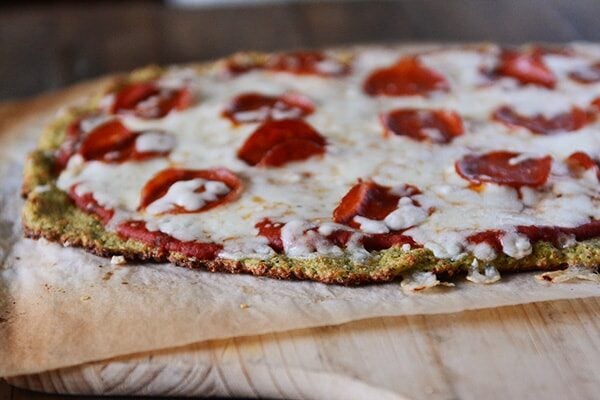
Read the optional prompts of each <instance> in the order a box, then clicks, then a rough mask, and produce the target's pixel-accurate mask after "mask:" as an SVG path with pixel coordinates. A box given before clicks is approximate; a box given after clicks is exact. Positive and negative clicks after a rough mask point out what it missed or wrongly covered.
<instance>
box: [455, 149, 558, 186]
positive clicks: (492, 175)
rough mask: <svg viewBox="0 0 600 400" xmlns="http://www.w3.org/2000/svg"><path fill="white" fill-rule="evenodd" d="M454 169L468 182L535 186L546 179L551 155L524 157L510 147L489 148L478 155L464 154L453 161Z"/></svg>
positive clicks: (541, 183)
mask: <svg viewBox="0 0 600 400" xmlns="http://www.w3.org/2000/svg"><path fill="white" fill-rule="evenodd" d="M454 166H455V169H456V172H457V173H458V174H459V175H460V176H461V177H463V178H464V179H466V180H468V181H469V182H471V183H474V184H476V185H480V184H482V183H484V182H486V183H495V184H498V185H507V186H512V187H516V188H519V187H521V186H531V187H539V186H542V185H543V184H544V183H546V181H547V180H548V176H549V175H550V168H551V166H552V157H550V156H545V157H541V158H535V157H526V158H523V155H522V154H519V153H514V152H510V151H492V152H490V153H486V154H482V155H472V154H470V155H466V156H464V157H463V158H462V159H461V160H459V161H457V162H456V163H455V165H454Z"/></svg>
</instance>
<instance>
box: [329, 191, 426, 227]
mask: <svg viewBox="0 0 600 400" xmlns="http://www.w3.org/2000/svg"><path fill="white" fill-rule="evenodd" d="M419 193H420V191H419V189H417V188H416V187H414V186H412V185H403V186H400V187H398V188H390V187H387V186H382V185H379V184H377V183H375V182H373V181H361V182H359V183H357V184H356V185H354V186H353V187H352V188H351V189H350V191H349V192H348V193H347V194H346V195H345V196H344V197H343V198H342V201H341V202H340V204H339V205H338V206H337V208H336V209H335V210H334V211H333V220H334V221H335V222H337V223H340V224H346V225H349V226H351V227H353V228H360V229H361V230H362V231H363V232H365V233H374V234H380V233H388V232H389V231H390V230H392V231H399V230H405V229H408V228H410V227H412V226H415V225H418V224H420V223H421V222H423V221H424V220H425V219H427V217H428V215H429V213H428V211H426V210H424V209H423V208H421V207H420V206H419V204H418V203H416V202H415V201H414V200H412V199H411V198H410V196H412V195H415V194H419Z"/></svg>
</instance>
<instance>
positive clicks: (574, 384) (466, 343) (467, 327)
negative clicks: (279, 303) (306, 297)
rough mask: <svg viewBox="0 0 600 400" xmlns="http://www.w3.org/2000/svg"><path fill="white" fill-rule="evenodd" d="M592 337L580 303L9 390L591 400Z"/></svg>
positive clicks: (338, 331) (429, 319) (67, 373)
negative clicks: (27, 388)
mask: <svg viewBox="0 0 600 400" xmlns="http://www.w3.org/2000/svg"><path fill="white" fill-rule="evenodd" d="M599 332H600V298H592V299H586V300H570V301H557V302H546V303H537V304H536V303H534V304H528V305H521V306H513V307H502V308H496V309H487V310H478V311H468V312H463V313H459V314H447V315H432V316H408V317H395V318H377V319H370V320H365V321H358V322H353V323H349V324H344V325H340V326H335V327H323V328H315V329H303V330H297V331H291V332H286V333H278V334H269V335H261V336H256V337H246V338H236V339H230V340H219V341H212V342H207V343H200V344H195V345H192V346H186V347H183V348H178V349H173V350H167V351H158V352H153V353H146V354H140V355H136V356H130V357H121V358H118V359H115V360H111V361H107V362H98V363H92V364H88V365H85V366H81V367H76V368H68V369H64V370H59V371H54V372H50V373H44V374H40V375H35V376H29V377H21V378H13V379H10V380H9V382H11V383H12V384H15V385H18V386H24V387H29V388H32V389H35V390H43V391H49V392H69V393H104V394H112V395H147V394H161V395H170V396H173V395H175V396H177V395H181V394H190V395H197V394H204V395H214V396H233V397H235V396H238V397H244V396H245V397H252V398H254V397H265V398H283V399H368V398H371V399H398V400H401V399H464V400H467V399H482V398H485V399H507V398H508V399H595V398H598V393H599V391H600V380H599V374H598V367H599V366H600V335H598V333H599ZM0 390H2V389H0ZM4 390H6V389H4ZM0 393H2V392H0ZM7 393H8V392H7ZM28 396H30V394H29V393H25V392H22V391H20V390H16V391H15V392H13V398H14V399H31V398H36V397H28ZM44 398H45V397H44ZM52 398H60V397H52Z"/></svg>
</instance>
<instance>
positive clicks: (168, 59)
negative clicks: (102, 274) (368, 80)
mask: <svg viewBox="0 0 600 400" xmlns="http://www.w3.org/2000/svg"><path fill="white" fill-rule="evenodd" d="M599 15H600V2H599V1H597V0H571V1H564V0H500V1H492V0H471V1H469V0H454V1H442V0H420V1H416V0H400V1H353V2H349V3H344V2H331V3H327V2H326V3H321V2H320V3H290V4H270V5H267V6H250V5H244V6H242V7H238V8H235V9H232V8H227V7H216V8H210V9H175V8H169V7H167V6H165V5H164V4H163V3H162V2H159V1H152V2H148V1H146V2H142V1H134V2H132V1H127V2H110V3H109V2H100V1H96V2H92V3H91V4H90V3H84V2H79V3H78V2H52V3H51V4H50V2H27V1H22V2H15V3H14V4H12V5H6V4H3V5H1V6H0V56H1V59H2V61H1V62H0V99H12V98H16V97H23V96H28V95H32V94H35V93H39V92H41V91H45V90H49V89H53V88H57V87H62V86H65V85H68V84H70V83H72V82H76V81H80V80H82V79H85V78H89V77H93V76H98V75H101V74H105V73H109V72H114V71H122V70H129V69H132V68H135V67H138V66H140V65H145V64H149V63H161V64H165V63H173V62H185V61H190V60H198V61H199V60H206V59H211V58H215V57H219V56H223V55H226V54H229V53H232V52H235V51H238V50H248V49H257V50H274V49H283V48H297V47H319V46H328V45H339V44H346V43H356V42H398V41H415V40H428V41H431V40H438V41H439V40H442V41H481V40H492V41H499V42H504V43H508V42H526V41H571V40H590V41H599V40H600V24H598V23H597V22H598V16H599ZM9 109H10V108H9V107H4V110H5V111H6V110H9ZM0 117H1V116H0ZM599 306H600V300H599V299H587V300H571V301H560V302H550V303H538V304H530V305H523V306H515V307H505V308H498V309H491V310H480V311H470V312H465V313H460V314H452V315H439V316H420V317H419V316H417V317H400V318H383V319H373V320H367V321H361V322H355V323H351V324H345V325H342V326H337V327H327V328H318V329H308V330H301V331H294V332H289V333H280V334H274V335H265V336H258V337H250V338H239V339H232V340H226V341H215V342H209V343H203V344H197V345H194V346H188V347H186V348H181V349H174V350H170V351H162V352H156V353H152V354H142V355H138V356H135V357H128V358H121V359H118V360H113V361H111V362H101V363H95V364H90V365H86V366H83V367H78V368H71V369H66V370H62V371H55V372H51V373H47V374H42V375H38V376H32V377H26V378H17V379H12V380H11V383H13V384H16V385H19V386H25V387H31V388H34V389H36V390H47V391H62V392H65V391H71V392H72V391H79V392H97V393H100V392H108V393H111V394H118V395H120V394H123V395H124V394H148V393H152V391H154V392H153V393H164V394H165V395H169V396H173V395H177V394H178V393H181V392H182V391H187V392H188V393H193V392H199V391H203V393H205V394H208V395H212V396H232V395H235V396H247V397H279V398H290V399H291V398H323V399H334V398H386V397H387V398H410V399H478V398H486V399H487V398H498V399H505V398H519V399H529V398H531V399H534V398H535V399H537V398H545V399H564V398H569V399H594V398H598V393H599V392H600V379H599V373H598V370H599V367H600V339H599V335H598V333H599V332H600V329H599V328H600V325H599V324H600V323H599V321H600V319H599V317H600V315H599V314H600V312H599V310H600V308H599ZM173 375H175V377H176V378H178V379H177V380H175V381H176V382H178V384H177V386H175V387H174V386H171V385H170V382H172V378H173ZM163 378H168V379H163ZM233 382H235V384H234V383H233ZM367 393H368V394H370V396H368V395H367ZM402 396H405V397H402ZM67 398H72V397H67V396H62V395H44V394H39V393H35V392H31V391H28V390H24V389H17V388H13V387H11V386H9V385H7V384H6V383H5V382H2V381H1V380H0V399H28V400H31V399H53V400H56V399H67ZM89 398H90V399H92V398H98V399H99V398H100V397H89Z"/></svg>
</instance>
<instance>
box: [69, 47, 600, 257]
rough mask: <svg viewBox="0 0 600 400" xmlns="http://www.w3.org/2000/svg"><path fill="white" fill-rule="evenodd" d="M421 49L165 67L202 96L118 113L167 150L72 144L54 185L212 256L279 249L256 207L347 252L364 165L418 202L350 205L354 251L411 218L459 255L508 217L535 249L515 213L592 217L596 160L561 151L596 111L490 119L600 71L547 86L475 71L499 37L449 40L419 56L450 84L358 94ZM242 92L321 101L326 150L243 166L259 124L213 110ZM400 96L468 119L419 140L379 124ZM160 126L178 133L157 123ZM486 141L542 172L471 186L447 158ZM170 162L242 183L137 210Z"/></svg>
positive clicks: (297, 243) (288, 236) (447, 253)
mask: <svg viewBox="0 0 600 400" xmlns="http://www.w3.org/2000/svg"><path fill="white" fill-rule="evenodd" d="M575 49H576V50H577V51H578V55H577V57H575V58H567V57H562V58H560V59H558V57H555V58H550V57H549V56H547V57H546V59H547V62H548V65H549V67H550V68H551V69H553V70H554V69H555V70H556V71H554V72H555V73H556V75H557V76H561V77H562V76H564V75H565V74H566V73H567V71H569V70H570V68H571V67H573V68H575V67H578V66H580V65H581V64H583V63H584V61H585V62H590V63H591V62H592V61H593V57H592V56H590V55H589V54H591V53H588V52H587V50H586V49H585V48H579V47H576V48H575ZM415 50H416V49H414V48H403V49H401V50H398V49H394V48H367V49H363V50H361V51H359V52H358V53H357V55H356V57H355V59H354V61H353V70H352V73H351V74H349V75H348V76H344V77H336V78H323V77H318V76H308V75H307V76H305V75H293V74H287V73H276V72H269V71H260V70H256V71H251V72H248V73H245V74H242V75H239V76H237V77H227V78H226V77H223V74H222V73H221V72H220V71H208V72H202V73H196V72H194V71H193V70H189V69H183V70H182V69H171V70H169V71H167V73H166V75H165V76H164V77H163V78H162V80H161V82H162V83H161V84H162V85H163V86H164V87H173V88H176V87H179V86H181V85H187V86H188V87H189V88H191V89H192V90H194V91H195V92H197V93H196V94H197V96H196V97H197V98H199V99H201V101H200V102H199V103H198V104H196V105H194V106H192V107H191V108H189V109H187V110H184V111H181V112H173V113H170V114H168V115H167V116H166V117H165V118H162V119H152V120H144V119H140V118H137V117H135V116H134V115H125V116H121V117H120V118H121V119H122V121H123V123H124V124H125V125H126V126H127V127H128V128H129V129H132V130H134V131H150V132H155V133H152V134H151V133H146V134H144V135H141V136H140V137H138V140H137V141H136V148H137V149H138V150H139V151H143V149H145V150H146V151H166V150H171V152H170V154H169V156H168V157H164V158H155V159H152V160H148V161H143V162H126V163H122V164H106V163H102V162H97V161H90V162H83V160H81V159H80V157H73V158H72V159H71V161H70V162H69V164H68V166H67V168H66V169H65V170H64V171H63V172H62V173H61V176H60V178H59V180H58V186H59V187H60V188H61V189H63V190H69V189H70V188H71V187H72V186H73V185H75V184H77V185H78V186H77V188H78V190H80V191H82V192H85V193H92V194H93V196H94V198H95V199H96V201H98V202H99V203H100V204H101V205H104V206H107V207H112V208H116V209H118V210H120V211H122V212H124V213H126V215H129V216H133V217H135V218H137V219H142V220H145V221H146V223H147V228H148V229H150V230H154V231H160V232H163V233H166V234H169V235H171V236H173V237H174V238H176V239H179V240H183V241H190V240H198V241H202V242H206V241H214V242H217V243H222V244H223V245H224V250H223V251H222V252H221V254H220V256H221V257H224V258H233V259H239V258H245V257H257V258H265V257H270V256H272V255H273V251H272V250H271V248H270V247H269V246H268V243H267V241H266V239H264V238H261V237H258V236H257V233H258V232H257V229H256V228H255V225H256V223H257V222H259V221H261V220H262V219H264V218H268V219H270V220H272V221H275V222H281V223H283V224H284V226H283V228H282V232H281V238H282V241H283V245H284V250H285V253H286V254H287V255H288V256H290V257H306V256H313V255H319V254H326V255H339V254H341V253H342V250H341V249H340V248H339V247H337V246H334V245H333V244H332V243H331V242H330V241H328V240H327V239H326V237H327V236H328V235H330V234H331V233H332V232H334V231H335V230H338V229H346V230H352V229H351V228H348V227H345V226H340V225H337V224H333V223H332V212H333V210H334V209H335V207H336V206H337V205H338V204H339V202H340V200H341V198H342V197H343V196H344V195H345V194H346V193H347V192H348V190H349V189H350V188H351V187H352V186H353V185H354V184H355V183H356V182H357V180H358V179H372V180H374V181H375V182H377V183H379V184H381V185H387V186H390V187H397V186H400V185H403V184H412V185H415V186H417V187H418V188H419V189H420V190H421V192H422V193H423V194H420V195H415V196H412V199H413V200H415V201H416V202H417V203H418V204H419V206H416V205H414V204H413V203H412V201H410V199H409V198H406V199H404V198H403V199H401V200H400V202H399V205H398V208H397V209H396V210H395V211H394V212H392V213H391V214H389V215H388V216H387V217H386V218H385V219H384V220H383V221H374V220H369V219H366V218H362V217H357V218H355V221H356V222H357V223H358V224H359V225H360V227H361V229H360V230H359V231H357V232H356V234H353V235H352V236H351V239H350V241H349V242H348V244H347V249H348V250H349V251H350V252H351V253H352V255H353V256H355V257H357V258H361V257H366V256H367V255H368V253H366V251H365V250H364V248H362V246H361V245H360V237H361V235H362V233H383V232H389V231H390V230H397V229H406V228H408V230H406V231H405V234H406V235H407V236H410V237H412V238H413V239H414V240H415V241H416V242H417V243H420V244H422V245H424V246H425V247H426V248H428V249H430V250H432V251H433V252H434V254H435V255H436V256H438V257H443V258H460V257H462V256H463V255H464V254H465V252H473V253H474V254H475V256H476V257H477V258H479V259H481V260H490V259H493V258H494V257H495V256H496V254H495V251H494V249H493V248H491V247H490V246H489V245H487V244H479V245H475V246H474V245H471V244H469V243H468V242H467V241H466V238H467V237H468V236H469V235H471V234H473V233H476V232H480V231H483V230H489V229H495V230H503V231H505V232H508V233H506V234H505V235H504V236H503V237H502V240H501V242H502V251H503V252H504V253H506V254H508V255H510V256H513V257H515V258H520V257H523V256H525V255H527V254H528V252H530V251H531V244H530V243H529V242H528V241H527V239H526V238H525V237H523V236H521V235H518V234H516V233H514V227H515V226H517V225H550V226H565V227H574V226H577V225H580V224H583V223H586V222H589V221H590V219H591V218H600V207H598V206H599V203H600V200H599V193H598V188H599V183H598V179H597V176H596V175H595V172H594V171H590V172H589V173H586V174H585V175H584V176H583V177H582V178H580V179H575V178H573V177H571V176H569V174H568V170H567V169H566V167H565V165H564V162H563V160H564V158H565V157H567V156H568V155H569V154H571V153H573V152H575V151H586V152H589V153H590V154H597V153H600V135H598V133H597V132H598V129H600V123H599V122H593V123H591V124H589V125H587V126H585V127H584V128H582V129H580V130H578V131H576V132H570V133H563V134H560V133H558V134H554V135H535V134H532V133H530V132H528V131H527V130H525V129H522V128H519V129H510V128H508V127H506V126H505V125H503V124H501V123H497V122H493V121H491V120H490V115H491V114H492V113H493V112H494V110H496V109H497V108H498V107H500V106H502V105H511V106H513V108H514V109H515V110H516V111H517V112H519V113H522V114H524V115H535V114H543V115H548V116H553V115H556V114H557V113H561V112H568V111H569V110H570V109H571V107H572V106H573V105H578V106H580V107H587V106H588V105H589V102H590V101H591V100H592V99H593V98H595V97H598V96H600V84H590V85H581V84H578V83H575V82H572V81H569V80H565V79H563V80H561V81H560V83H559V85H557V88H556V89H554V90H548V89H545V88H539V87H535V86H531V85H527V86H519V85H517V84H516V83H515V82H514V80H512V79H511V78H506V79H502V80H500V81H498V82H496V83H494V84H482V83H483V82H484V81H485V80H484V79H483V77H482V75H481V73H480V71H481V70H482V69H489V68H490V67H491V66H493V64H494V63H495V60H496V58H495V57H496V54H497V49H496V48H494V47H488V48H486V49H483V50H481V51H480V50H478V49H474V48H449V49H446V50H433V51H430V52H428V53H427V54H426V55H423V56H422V57H421V59H422V61H423V63H425V65H427V66H428V67H429V68H432V69H435V70H436V71H438V72H439V73H441V74H443V75H444V76H446V78H447V79H448V81H449V83H450V86H451V90H450V91H449V92H448V93H435V94H432V95H431V96H429V97H425V96H405V97H369V96H367V95H365V94H364V92H363V90H362V83H363V81H364V79H365V78H366V77H367V76H368V75H369V74H370V73H371V72H372V71H373V69H375V68H381V67H386V66H389V65H390V64H392V63H394V62H395V61H396V60H397V59H399V58H400V57H402V56H403V55H407V54H411V53H412V52H414V51H415ZM324 68H329V66H327V65H325V66H324ZM244 92H259V93H262V94H265V95H273V96H275V95H281V94H283V93H287V92H298V93H301V94H303V95H305V96H307V97H308V98H310V99H311V101H312V102H313V103H314V104H315V112H314V113H313V114H311V115H310V116H308V117H306V118H305V120H306V121H307V122H308V123H310V124H311V125H312V126H313V127H314V128H315V129H316V130H317V131H318V132H319V133H320V134H322V135H323V136H324V137H325V138H326V141H327V146H326V154H325V155H324V156H322V157H313V158H310V159H308V160H305V161H300V162H293V163H289V164H286V165H285V166H283V167H281V168H259V167H251V166H248V165H247V164H245V163H244V162H243V161H241V160H240V159H238V158H237V156H236V152H237V149H239V148H240V147H241V146H242V144H243V143H244V141H245V140H246V139H247V137H248V136H249V135H250V134H251V133H252V132H253V131H254V129H256V127H257V126H258V124H256V123H247V124H241V125H234V124H232V123H231V122H230V121H229V120H228V119H226V118H224V117H222V115H221V113H222V111H223V110H224V109H225V107H226V106H227V105H228V104H229V103H230V101H231V99H233V98H234V97H236V96H238V95H239V94H242V93H244ZM400 107H411V108H443V109H448V110H453V111H456V112H458V113H459V114H460V115H461V116H462V118H463V120H464V123H465V130H466V132H465V134H464V135H462V136H460V137H457V138H455V139H454V140H453V141H452V142H451V143H449V144H432V143H429V142H418V141H415V140H412V139H411V138H408V137H405V136H391V137H384V136H383V130H382V127H381V125H380V121H379V115H380V114H381V113H383V112H387V111H390V110H392V109H395V108H400ZM163 131H166V132H169V133H170V135H172V137H171V136H166V137H162V136H161V137H159V135H158V134H156V132H163ZM432 134H433V132H432ZM146 135H148V136H146ZM167 137H171V138H172V141H170V140H171V139H167ZM492 150H511V151H518V152H521V153H525V154H526V157H539V156H543V155H546V154H549V155H551V156H553V157H554V161H553V165H552V172H551V175H550V178H549V180H548V182H547V183H546V184H545V185H544V186H543V187H541V188H536V189H532V188H522V189H521V190H517V189H514V188H511V187H507V186H500V185H495V184H486V185H484V186H483V188H482V190H480V191H475V190H472V189H471V188H470V186H469V182H467V181H465V180H464V179H463V178H461V177H460V176H459V175H458V174H457V173H456V172H455V170H454V163H455V161H456V160H458V159H460V158H461V157H463V156H464V155H466V154H469V153H473V152H475V153H483V152H487V151H492ZM174 165H176V166H178V167H183V168H189V169H206V168H215V167H226V168H229V169H230V170H232V171H233V172H235V173H236V174H238V175H239V176H240V178H241V179H242V180H243V182H244V191H243V192H242V194H241V196H240V197H239V198H238V199H237V200H235V201H233V202H229V203H225V204H223V205H220V206H218V207H215V208H213V209H210V210H208V211H205V212H201V213H190V214H168V213H165V214H161V213H162V212H164V211H166V210H168V209H169V208H170V207H172V206H173V205H179V206H181V207H184V208H188V209H194V208H197V206H198V205H199V204H202V202H206V201H212V200H210V199H208V198H204V197H203V196H209V195H210V196H213V195H215V196H217V195H221V194H223V193H224V192H220V190H222V189H223V188H215V191H212V192H211V191H208V189H207V190H206V191H205V192H202V193H205V194H201V193H196V192H195V191H194V190H195V189H194V188H197V187H199V186H197V185H201V184H205V185H206V184H207V183H208V182H203V183H200V182H198V181H196V180H193V181H187V182H180V183H181V184H180V185H178V184H175V185H173V186H172V187H171V189H170V190H169V192H168V193H167V195H165V196H164V197H163V198H162V199H159V200H157V201H156V202H155V203H156V204H155V203H153V204H152V205H151V207H149V209H148V210H147V211H148V212H145V213H139V212H137V211H136V210H137V208H138V206H139V200H140V198H139V197H140V192H141V189H142V187H143V186H144V184H145V183H146V182H147V181H148V180H149V179H150V178H151V177H152V176H154V175H155V174H156V173H157V172H158V171H160V170H162V169H164V168H167V167H170V166H174ZM171 192H172V193H171ZM429 210H432V212H431V213H430V212H429ZM153 214H160V215H153Z"/></svg>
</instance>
